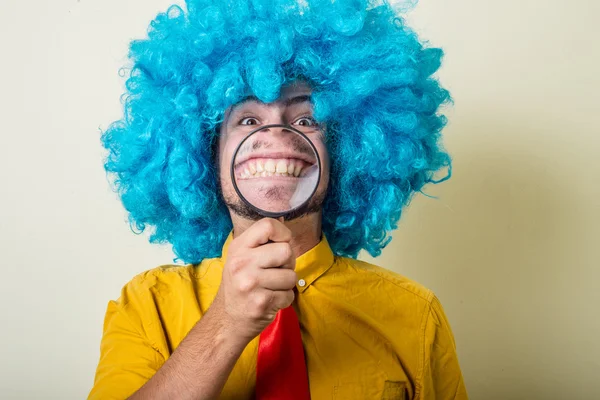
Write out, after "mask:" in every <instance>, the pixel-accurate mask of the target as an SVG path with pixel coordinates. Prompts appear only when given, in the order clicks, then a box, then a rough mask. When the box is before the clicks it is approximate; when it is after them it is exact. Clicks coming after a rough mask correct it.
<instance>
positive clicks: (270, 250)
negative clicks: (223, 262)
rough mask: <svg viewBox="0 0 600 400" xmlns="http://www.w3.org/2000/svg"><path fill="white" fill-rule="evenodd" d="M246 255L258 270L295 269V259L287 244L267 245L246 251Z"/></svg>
mask: <svg viewBox="0 0 600 400" xmlns="http://www.w3.org/2000/svg"><path fill="white" fill-rule="evenodd" d="M247 255H248V258H249V259H252V260H255V263H256V264H255V265H257V266H258V267H259V268H277V267H282V268H286V269H292V270H293V269H294V268H296V258H295V257H294V253H293V251H292V248H291V247H290V245H289V244H288V243H268V244H265V245H262V246H260V247H259V248H255V249H250V250H248V252H247Z"/></svg>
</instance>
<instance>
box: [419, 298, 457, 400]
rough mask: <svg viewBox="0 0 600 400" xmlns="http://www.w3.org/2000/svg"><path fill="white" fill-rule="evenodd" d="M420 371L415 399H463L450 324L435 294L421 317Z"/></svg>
mask: <svg viewBox="0 0 600 400" xmlns="http://www.w3.org/2000/svg"><path fill="white" fill-rule="evenodd" d="M422 349H423V350H422V354H423V358H422V369H421V371H422V373H421V376H420V379H419V383H420V385H419V386H420V387H419V389H420V390H419V391H418V392H417V393H416V396H415V398H416V399H419V400H434V399H435V400H442V399H444V400H445V399H448V400H450V399H452V400H467V399H468V397H467V391H466V388H465V384H464V381H463V376H462V373H461V370H460V366H459V364H458V356H457V353H456V344H455V342H454V336H453V334H452V330H451V329H450V324H449V323H448V319H447V318H446V315H445V313H444V310H443V308H442V305H441V303H440V301H439V300H438V298H437V297H435V296H434V297H433V299H432V301H431V304H430V307H429V311H428V315H427V316H426V317H425V323H424V330H423V347H422Z"/></svg>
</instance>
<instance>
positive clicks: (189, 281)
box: [116, 259, 214, 307]
mask: <svg viewBox="0 0 600 400" xmlns="http://www.w3.org/2000/svg"><path fill="white" fill-rule="evenodd" d="M213 261H214V259H207V260H204V261H203V262H202V263H200V264H188V265H172V264H164V265H160V266H157V267H155V268H152V269H149V270H146V271H144V272H141V273H139V274H137V275H135V276H134V277H133V278H131V279H130V280H129V281H128V282H127V283H126V284H125V285H124V286H123V287H122V289H121V294H120V297H119V299H118V300H117V301H116V302H117V303H118V304H119V306H121V307H128V306H129V305H134V304H135V303H146V302H148V301H153V302H155V301H156V300H158V299H161V298H166V297H168V296H169V295H170V294H172V293H183V292H185V291H186V290H189V289H192V290H193V288H194V287H195V282H196V281H197V280H198V278H199V274H202V273H203V272H205V271H206V269H207V268H209V267H210V265H211V264H212V263H213Z"/></svg>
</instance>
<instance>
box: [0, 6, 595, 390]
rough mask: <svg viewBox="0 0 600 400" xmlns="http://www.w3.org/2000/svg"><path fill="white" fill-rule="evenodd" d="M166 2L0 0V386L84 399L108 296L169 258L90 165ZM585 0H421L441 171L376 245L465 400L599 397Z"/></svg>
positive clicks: (96, 161)
mask: <svg viewBox="0 0 600 400" xmlns="http://www.w3.org/2000/svg"><path fill="white" fill-rule="evenodd" d="M169 4H171V2H170V1H167V0H152V1H140V0H137V1H133V0H103V1H86V0H84V1H80V0H77V1H75V0H71V1H55V2H50V1H41V0H37V1H16V0H12V1H11V0H9V1H3V2H2V3H1V5H0V31H1V35H0V46H1V47H0V48H1V49H2V62H1V63H0V69H1V73H0V84H1V85H0V88H1V90H0V101H1V104H0V112H1V123H2V127H1V135H2V136H1V138H2V143H1V146H0V182H1V183H0V190H1V196H0V199H1V200H0V201H1V207H0V243H1V244H0V247H1V249H2V259H1V263H0V265H1V266H2V278H1V279H0V300H1V304H2V328H1V329H0V338H1V339H2V346H1V350H0V359H1V360H2V364H1V370H0V397H2V398H6V399H33V398H46V399H50V398H53V399H80V398H84V397H85V396H86V395H87V393H88V391H89V389H90V387H91V385H92V380H93V375H94V371H95V367H96V364H97V362H98V356H99V343H100V337H101V329H102V321H103V317H104V312H105V310H106V304H107V302H108V301H109V300H110V299H115V298H117V297H118V295H119V291H120V289H121V287H122V286H123V285H124V284H125V283H126V282H127V281H128V280H129V279H131V277H133V276H134V275H135V274H137V273H139V272H142V271H144V270H147V269H150V268H153V267H156V266H158V265H161V264H166V263H170V262H172V259H173V255H172V254H171V252H170V249H169V248H168V247H158V246H153V245H150V244H148V242H147V238H146V236H145V235H142V236H137V235H134V234H133V233H132V232H131V231H130V230H129V227H128V225H127V223H126V222H125V221H126V215H125V212H124V210H123V208H122V206H121V204H120V202H119V200H118V199H117V197H116V195H115V194H114V193H113V192H111V191H110V189H109V187H108V183H107V181H106V178H105V175H104V171H103V169H102V156H103V152H102V149H101V146H100V142H99V136H100V131H99V128H102V129H104V128H106V127H107V126H108V124H109V123H110V122H111V121H113V120H115V119H118V118H119V116H120V115H121V105H120V103H119V96H120V94H121V93H122V91H123V79H122V78H120V77H119V76H118V69H119V67H120V66H122V65H123V64H124V63H125V62H126V59H125V55H126V53H127V45H128V41H129V40H130V39H132V38H140V37H143V36H144V35H145V31H146V27H147V25H148V23H149V21H150V20H151V18H153V17H154V15H155V14H156V13H157V12H159V11H163V10H165V9H166V8H167V6H168V5H169ZM599 4H600V3H598V2H594V1H591V0H590V1H584V0H579V1H571V2H565V1H557V0H551V1H533V0H520V1H517V0H508V1H506V0H505V1H481V0H456V1H433V0H422V1H421V2H420V5H419V6H418V7H417V8H416V10H415V11H413V12H411V13H410V14H409V20H410V21H411V23H412V26H413V27H414V28H415V29H416V30H417V31H418V32H419V33H420V35H421V38H422V39H426V40H429V41H430V42H431V45H433V46H436V47H437V46H439V47H442V48H444V50H445V51H446V57H445V60H444V64H443V67H442V69H441V70H440V71H439V73H438V74H437V76H438V77H439V79H440V80H441V81H442V83H443V84H444V85H445V86H446V87H447V88H449V89H450V91H451V92H452V94H453V97H454V99H455V102H456V104H455V106H454V107H451V108H448V109H446V111H445V113H446V114H447V116H448V117H449V120H450V122H449V125H448V126H447V128H446V130H445V144H446V147H447V149H448V150H449V151H450V153H451V154H452V156H453V158H454V175H453V177H452V179H450V180H449V181H447V182H444V183H442V184H440V185H437V186H429V187H427V188H426V189H425V192H426V193H428V194H429V195H432V196H436V197H437V199H432V198H428V197H425V196H423V195H419V196H417V197H415V198H414V200H413V202H412V204H411V205H410V207H409V208H408V209H407V210H406V212H405V213H404V215H403V217H402V219H401V222H400V226H399V229H398V230H397V231H396V232H395V233H394V240H393V241H392V242H391V244H390V245H389V246H388V247H387V248H386V249H385V250H384V253H383V255H382V256H381V257H379V258H376V259H371V258H370V257H368V256H363V257H362V258H363V259H365V260H367V261H370V262H374V263H376V264H379V265H382V266H384V267H387V268H390V269H393V270H395V271H397V272H399V273H402V274H404V275H406V276H408V277H410V278H412V279H415V280H417V281H419V282H421V283H422V284H424V285H425V286H427V287H429V288H431V289H433V290H434V291H435V292H436V293H437V295H438V296H439V298H440V299H441V301H442V304H443V306H444V308H445V310H446V313H447V315H448V317H449V319H450V323H451V325H452V327H453V330H454V333H455V337H456V343H457V347H458V353H459V357H460V362H461V366H462V369H463V373H464V376H465V380H466V384H467V388H468V391H469V393H470V395H471V398H472V399H565V398H571V399H596V398H600V361H599V360H600V345H599V344H598V338H600V318H599V317H600V312H599V310H598V306H599V303H600V283H599V282H600V268H599V267H600V265H599V264H600V262H599V261H598V260H599V256H600V252H599V250H598V249H599V247H600V245H599V243H598V239H599V238H600V228H599V227H600V190H599V188H600V184H599V182H598V180H599V179H600V178H599V177H600V157H599V152H600V112H599V111H600V107H599V106H600V101H599V100H598V93H599V89H600V85H599V78H598V74H597V69H598V68H597V64H598V62H600V50H599V49H600V46H599V45H598V41H599V39H600V35H599V33H600V29H599V28H598V25H597V16H598V15H600V6H599Z"/></svg>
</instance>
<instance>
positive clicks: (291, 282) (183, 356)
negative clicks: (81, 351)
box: [130, 83, 329, 399]
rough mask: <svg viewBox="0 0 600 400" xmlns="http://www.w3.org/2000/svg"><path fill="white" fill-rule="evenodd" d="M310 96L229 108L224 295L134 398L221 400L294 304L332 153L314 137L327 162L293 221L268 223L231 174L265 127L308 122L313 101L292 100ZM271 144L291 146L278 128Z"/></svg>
mask: <svg viewBox="0 0 600 400" xmlns="http://www.w3.org/2000/svg"><path fill="white" fill-rule="evenodd" d="M302 95H310V88H309V87H308V86H307V85H305V84H302V83H299V84H294V85H290V86H287V87H284V88H283V89H282V92H281V96H280V98H279V99H277V101H275V102H273V103H269V104H264V103H260V102H257V101H252V100H251V101H246V102H243V103H241V104H238V105H237V106H234V107H232V108H230V109H229V110H227V118H226V119H225V123H224V124H223V126H222V128H221V135H220V139H219V146H218V159H217V162H218V163H219V170H220V173H219V176H220V185H221V190H222V195H223V199H224V201H225V202H226V204H227V207H228V209H229V212H230V215H231V219H232V222H233V226H234V238H233V240H232V242H231V244H230V246H229V250H228V254H227V261H226V263H225V266H224V268H223V278H222V281H221V286H220V288H219V291H218V293H217V295H216V297H215V300H214V301H213V303H212V305H211V306H210V308H209V310H208V311H207V312H206V314H205V315H204V316H203V317H202V318H201V319H200V321H198V323H197V324H196V325H195V326H194V327H193V328H192V329H191V331H190V333H189V334H188V335H187V336H186V337H185V339H184V340H183V341H182V342H181V344H180V345H179V347H177V349H176V350H175V352H174V353H173V355H172V356H171V357H170V358H169V359H168V360H167V362H165V364H164V365H163V366H162V367H161V368H160V369H159V371H158V372H157V373H156V374H155V375H154V376H153V377H152V379H150V380H149V381H148V382H147V383H146V384H145V385H144V386H143V387H142V388H141V389H140V390H139V391H138V392H136V393H135V394H134V395H133V396H131V397H130V399H169V398H179V399H214V398H216V397H218V395H219V394H220V392H221V391H222V389H223V386H224V385H225V382H226V381H227V377H228V376H229V374H230V373H231V370H232V369H233V366H234V365H235V362H236V361H237V359H238V358H239V357H240V355H241V353H242V351H243V350H244V348H245V347H246V345H247V344H248V343H249V342H250V341H251V340H252V339H254V338H255V337H256V336H257V335H259V334H260V332H262V331H263V330H264V329H265V328H266V327H267V326H268V325H269V324H270V323H271V322H272V321H273V319H274V318H275V315H276V313H277V311H279V310H280V309H281V308H285V307H288V306H289V305H290V304H291V303H292V302H293V300H294V291H293V289H294V287H295V284H296V280H297V276H296V273H295V272H294V268H295V260H296V258H297V257H298V256H300V255H301V254H303V253H304V252H306V251H308V250H310V249H311V248H312V247H314V246H316V245H317V244H318V243H319V241H320V237H321V223H320V221H321V216H322V211H321V204H322V202H323V200H324V198H325V196H326V193H327V188H328V182H329V156H328V154H327V149H326V146H325V143H324V141H323V137H314V138H311V140H312V141H313V144H314V145H315V148H316V149H317V152H318V153H319V157H320V158H321V160H322V169H321V181H320V183H319V186H318V187H317V191H316V192H315V195H314V197H313V199H312V200H311V201H310V202H309V205H308V206H307V207H306V209H305V210H303V211H302V212H301V213H298V214H297V215H294V216H292V218H290V220H286V221H283V219H280V220H275V219H272V218H262V217H261V216H260V215H258V214H254V213H253V212H252V211H251V210H250V209H248V207H247V206H245V204H244V203H243V202H242V201H241V200H240V199H239V198H238V197H237V195H236V193H235V191H234V189H233V186H232V183H231V181H230V176H229V165H230V163H231V158H232V156H233V152H234V150H235V148H236V146H237V144H239V143H240V141H241V140H242V139H243V138H244V135H245V134H247V133H248V132H250V131H251V130H252V129H255V128H256V127H257V126H258V125H267V124H291V125H294V124H298V123H306V122H307V118H308V119H309V120H308V121H310V119H311V118H312V107H311V104H310V102H308V101H304V102H302V103H297V104H288V105H286V102H287V101H288V100H289V99H292V98H294V97H297V96H302ZM269 133H272V135H269V136H268V138H267V139H266V140H268V141H270V142H271V144H272V146H275V147H276V146H282V145H283V144H285V143H286V141H285V138H286V137H285V136H284V135H281V134H280V133H281V132H279V131H277V130H274V131H273V132H269Z"/></svg>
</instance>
